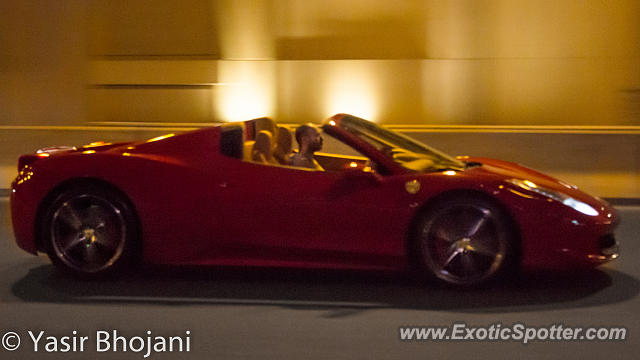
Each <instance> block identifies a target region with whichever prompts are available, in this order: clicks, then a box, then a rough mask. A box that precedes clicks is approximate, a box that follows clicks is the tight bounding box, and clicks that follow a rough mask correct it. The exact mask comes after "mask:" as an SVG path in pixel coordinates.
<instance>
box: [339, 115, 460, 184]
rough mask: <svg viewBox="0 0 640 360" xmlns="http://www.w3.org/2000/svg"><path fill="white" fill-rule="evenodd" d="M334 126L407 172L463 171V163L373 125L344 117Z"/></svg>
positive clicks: (352, 117)
mask: <svg viewBox="0 0 640 360" xmlns="http://www.w3.org/2000/svg"><path fill="white" fill-rule="evenodd" d="M336 125H337V126H338V127H340V128H341V129H343V130H344V131H347V132H348V133H350V134H352V135H353V136H355V137H357V138H359V139H361V140H363V141H365V142H366V143H368V144H369V145H371V146H373V147H374V148H375V149H376V150H378V151H380V152H381V153H383V154H385V155H386V156H387V157H388V158H390V159H391V160H392V161H393V162H394V163H396V164H398V165H400V166H401V167H403V168H404V169H406V170H409V171H413V172H437V171H443V170H458V171H462V170H464V169H465V163H464V162H462V161H460V160H457V159H455V158H454V157H452V156H449V155H447V154H445V153H443V152H441V151H438V150H436V149H434V148H431V147H429V146H427V145H425V144H423V143H421V142H418V141H416V140H414V139H412V138H411V137H409V136H406V135H404V134H401V133H398V132H395V131H391V130H388V129H385V128H383V127H381V126H379V125H378V124H376V123H374V122H371V121H367V120H364V119H361V118H358V117H355V116H351V115H346V116H344V117H342V118H340V121H338V122H337V124H336Z"/></svg>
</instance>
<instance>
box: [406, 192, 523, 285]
mask: <svg viewBox="0 0 640 360" xmlns="http://www.w3.org/2000/svg"><path fill="white" fill-rule="evenodd" d="M516 233H517V232H516V231H515V228H514V226H513V222H512V221H511V219H510V217H509V216H508V214H507V213H506V212H505V211H504V210H503V209H502V207H500V206H498V205H497V204H496V203H495V202H493V201H491V200H490V199H486V198H484V197H483V196H476V195H471V196H464V197H462V196H457V197H453V198H449V199H445V200H441V201H438V202H437V203H435V204H432V205H431V206H429V207H428V208H427V209H426V210H425V211H423V212H422V213H421V214H420V215H419V218H418V221H416V228H415V229H414V239H413V240H414V249H413V250H414V251H415V255H416V260H417V262H418V265H419V266H418V270H419V271H420V272H421V273H426V274H427V276H428V277H429V278H432V279H435V280H437V281H438V282H440V283H443V284H446V285H453V286H461V287H475V286H480V285H487V284H489V283H491V282H493V281H495V280H496V279H498V278H502V277H503V276H504V275H505V274H506V273H508V272H510V271H511V270H514V269H515V266H516V265H517V258H518V251H517V249H518V246H517V236H516Z"/></svg>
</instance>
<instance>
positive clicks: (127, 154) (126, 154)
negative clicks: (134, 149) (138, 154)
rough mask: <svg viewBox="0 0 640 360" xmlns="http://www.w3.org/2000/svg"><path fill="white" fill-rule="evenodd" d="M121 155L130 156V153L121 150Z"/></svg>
mask: <svg viewBox="0 0 640 360" xmlns="http://www.w3.org/2000/svg"><path fill="white" fill-rule="evenodd" d="M122 156H131V153H128V152H123V153H122Z"/></svg>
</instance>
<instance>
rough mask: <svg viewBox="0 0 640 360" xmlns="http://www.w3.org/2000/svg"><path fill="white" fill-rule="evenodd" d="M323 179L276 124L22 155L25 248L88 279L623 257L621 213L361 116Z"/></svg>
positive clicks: (451, 278) (344, 134)
mask: <svg viewBox="0 0 640 360" xmlns="http://www.w3.org/2000/svg"><path fill="white" fill-rule="evenodd" d="M321 129H322V132H323V136H324V138H325V140H327V141H326V143H328V142H333V148H335V151H332V152H331V153H329V152H327V153H316V155H315V159H316V160H317V162H318V163H319V164H320V165H321V166H322V168H323V170H312V169H307V168H299V167H294V166H290V165H288V163H287V157H288V156H290V155H291V153H292V146H291V144H292V133H291V129H288V128H286V127H283V126H277V125H276V124H275V123H274V122H273V121H272V120H270V119H268V118H261V119H254V120H250V121H245V122H240V123H227V124H223V125H220V126H216V127H209V128H203V129H199V130H195V131H190V132H185V133H182V134H178V135H174V134H170V135H166V136H161V137H158V138H154V139H151V140H147V141H142V142H131V143H114V144H110V143H93V144H90V145H87V146H82V147H78V148H76V147H53V148H45V149H40V150H38V151H37V152H36V153H35V154H29V155H23V156H21V157H20V159H19V163H18V169H19V175H18V177H17V178H16V179H15V181H14V182H13V184H12V193H11V209H12V218H13V226H14V230H15V231H14V232H15V236H16V240H17V243H18V245H19V246H20V247H21V248H22V249H24V250H25V251H27V252H29V253H33V254H36V253H37V252H39V251H40V252H46V253H47V254H48V255H49V257H50V258H51V260H52V262H53V263H54V264H55V265H56V266H58V267H60V268H62V269H63V270H65V271H69V272H71V273H73V274H75V275H79V276H82V277H96V276H101V275H105V274H111V273H113V272H115V271H119V270H123V269H125V268H126V267H127V266H129V265H132V264H136V263H147V264H168V265H178V264H179V265H215V266H223V265H232V266H279V267H298V268H299V267H302V268H345V269H346V268H349V269H386V270H400V271H404V270H409V269H413V270H415V271H418V272H419V273H422V274H425V275H429V276H431V277H433V278H435V279H437V280H439V281H441V282H444V283H449V284H456V285H477V284H481V283H485V282H488V281H490V280H494V279H497V278H499V277H500V276H501V275H504V274H505V273H508V272H510V271H511V270H515V269H516V268H517V267H520V268H526V269H569V268H580V267H593V266H597V265H599V264H602V263H604V262H607V261H610V260H612V259H615V258H616V257H617V256H618V244H617V242H616V239H615V237H614V234H613V231H614V228H615V226H616V224H617V215H616V212H615V211H614V209H613V208H612V207H611V206H610V205H609V204H607V203H606V202H605V201H603V200H600V199H598V198H596V197H592V196H590V195H587V194H585V193H584V192H582V191H580V190H578V189H577V188H576V187H575V186H572V185H568V184H566V183H563V182H561V181H559V180H556V179H554V178H552V177H550V176H547V175H544V174H541V173H539V172H536V171H533V170H531V169H528V168H525V167H523V166H520V165H517V164H514V163H509V162H504V161H499V160H494V159H488V158H471V157H466V156H464V157H458V158H453V157H450V156H447V155H445V154H443V153H441V152H438V151H436V150H434V149H432V148H430V147H428V146H425V145H423V144H421V143H419V142H416V141H414V140H412V139H411V138H408V137H406V136H403V135H401V134H399V133H396V132H393V131H389V130H387V129H384V128H382V127H380V126H378V125H376V124H374V123H372V122H368V121H366V120H363V119H360V118H357V117H354V116H351V115H345V114H339V115H335V116H333V117H332V118H330V119H328V120H327V121H326V122H325V123H324V124H323V125H322V126H321Z"/></svg>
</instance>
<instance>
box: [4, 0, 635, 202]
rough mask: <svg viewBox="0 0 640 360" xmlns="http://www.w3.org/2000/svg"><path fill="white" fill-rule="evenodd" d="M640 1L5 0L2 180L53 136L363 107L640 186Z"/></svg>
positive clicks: (78, 138)
mask: <svg viewBox="0 0 640 360" xmlns="http://www.w3.org/2000/svg"><path fill="white" fill-rule="evenodd" d="M638 14H640V1H638V0H608V1H605V0H556V1H551V0H519V1H512V0H457V1H455V0H452V1H445V0H424V1H418V0H396V1H388V0H351V1H344V0H183V1H160V0H110V1H106V0H59V1H55V0H48V1H47V0H24V1H1V2H0V151H1V152H2V155H0V181H2V182H1V183H0V188H7V187H8V183H9V181H10V178H11V177H12V176H13V175H14V173H15V162H16V158H17V156H18V154H20V153H24V152H31V151H33V150H34V149H35V148H37V147H40V146H45V145H51V144H79V143H84V142H88V141H91V140H97V139H101V140H127V139H134V138H140V137H147V136H149V137H150V136H154V135H157V134H160V133H164V132H169V131H175V130H181V129H189V128H194V127H198V126H203V125H205V124H209V123H214V122H221V121H233V120H241V119H247V118H251V117H257V116H264V115H267V116H271V117H273V118H275V119H276V120H277V121H280V122H284V123H302V122H310V121H311V122H320V121H322V120H323V119H324V118H326V117H328V116H330V115H332V114H334V113H337V112H348V113H352V114H354V115H358V116H361V117H365V118H368V119H370V120H373V121H376V122H378V123H381V124H383V125H386V126H390V127H393V128H395V129H398V130H400V131H404V132H406V133H407V134H409V135H410V136H414V137H416V138H419V139H420V140H423V141H426V142H428V143H430V144H431V145H433V146H435V147H438V148H441V149H442V150H445V151H447V152H450V153H452V154H473V155H481V156H492V157H500V158H503V159H507V160H512V161H517V162H521V163H524V164H527V165H531V166H533V167H535V168H538V169H540V170H544V171H548V172H550V173H552V174H554V175H557V176H559V177H561V178H564V179H566V180H568V181H572V182H575V183H577V184H578V185H581V186H582V187H583V188H585V189H587V190H590V191H593V192H595V193H596V194H599V195H602V196H608V197H640V149H639V146H640V22H639V21H638Z"/></svg>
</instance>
